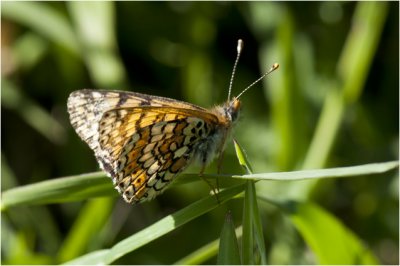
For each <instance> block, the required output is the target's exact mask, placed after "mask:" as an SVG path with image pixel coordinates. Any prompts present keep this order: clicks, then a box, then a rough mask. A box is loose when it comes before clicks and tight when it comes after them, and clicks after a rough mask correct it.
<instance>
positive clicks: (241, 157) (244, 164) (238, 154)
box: [233, 139, 253, 174]
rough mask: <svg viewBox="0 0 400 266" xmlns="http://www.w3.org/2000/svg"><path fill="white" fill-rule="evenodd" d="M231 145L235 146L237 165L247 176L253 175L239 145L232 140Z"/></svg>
mask: <svg viewBox="0 0 400 266" xmlns="http://www.w3.org/2000/svg"><path fill="white" fill-rule="evenodd" d="M233 144H234V146H235V151H236V157H237V158H238V160H239V164H240V165H241V166H242V167H243V168H244V169H245V170H246V172H247V173H248V174H251V173H253V171H252V169H251V166H250V163H249V160H248V159H247V156H246V153H245V152H244V150H243V148H242V147H241V146H240V145H239V143H238V142H237V141H236V140H235V139H234V140H233Z"/></svg>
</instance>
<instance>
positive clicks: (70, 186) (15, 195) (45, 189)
mask: <svg viewBox="0 0 400 266" xmlns="http://www.w3.org/2000/svg"><path fill="white" fill-rule="evenodd" d="M398 165H399V164H398V162H397V161H393V162H386V163H374V164H366V165H359V166H350V167H340V168H330V169H317V170H303V171H293V172H277V173H260V174H252V175H242V176H241V175H210V174H204V176H203V177H204V178H207V179H210V178H226V179H230V178H232V177H233V178H240V179H252V180H278V181H285V180H303V179H313V178H315V179H317V178H334V177H350V176H358V175H368V174H378V173H384V172H387V171H390V170H393V169H396V168H398ZM194 180H199V178H198V174H182V175H181V177H180V178H178V180H177V181H176V182H174V184H175V185H177V184H181V183H182V184H183V183H187V182H192V181H194ZM117 195H118V194H117V192H116V191H115V189H114V188H113V186H112V183H111V181H110V180H109V179H108V178H106V177H105V174H104V173H103V172H94V173H89V174H82V175H77V176H70V177H62V178H56V179H53V180H46V181H42V182H38V183H35V184H31V185H26V186H21V187H16V188H12V189H9V190H7V191H4V192H3V193H2V196H1V199H2V201H1V210H2V211H4V210H5V209H7V208H10V207H15V206H18V205H25V206H29V205H34V204H49V203H59V202H69V201H79V200H84V199H88V198H91V197H101V196H117Z"/></svg>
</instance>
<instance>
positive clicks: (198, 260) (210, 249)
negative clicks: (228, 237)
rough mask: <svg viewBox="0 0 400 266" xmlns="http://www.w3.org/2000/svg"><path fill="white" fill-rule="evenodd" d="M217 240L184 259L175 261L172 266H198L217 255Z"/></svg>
mask: <svg viewBox="0 0 400 266" xmlns="http://www.w3.org/2000/svg"><path fill="white" fill-rule="evenodd" d="M218 248H219V239H217V240H214V241H212V242H210V243H208V244H207V245H204V246H202V247H201V248H199V249H197V250H196V251H194V252H192V253H190V254H188V255H187V256H185V257H184V258H181V259H180V260H178V261H176V262H175V263H174V265H199V264H203V263H204V262H205V261H207V260H209V259H211V258H212V257H214V256H216V255H217V254H218Z"/></svg>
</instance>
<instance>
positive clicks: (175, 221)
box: [67, 185, 244, 264]
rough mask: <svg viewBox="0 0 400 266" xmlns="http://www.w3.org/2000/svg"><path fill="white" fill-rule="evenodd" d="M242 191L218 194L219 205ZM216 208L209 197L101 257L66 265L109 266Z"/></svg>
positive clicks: (127, 240)
mask: <svg viewBox="0 0 400 266" xmlns="http://www.w3.org/2000/svg"><path fill="white" fill-rule="evenodd" d="M243 189H244V185H237V186H234V187H230V188H227V189H225V190H223V191H222V192H221V193H219V194H218V198H219V200H220V204H222V203H224V202H225V201H227V200H229V199H231V198H233V197H234V196H236V195H237V194H239V193H240V192H242V191H243ZM218 206H219V204H218V203H217V202H216V200H215V196H213V195H210V196H208V197H206V198H203V199H201V200H199V201H197V202H195V203H193V204H191V205H189V206H187V207H185V208H183V209H181V210H179V211H177V212H176V213H174V214H171V215H168V216H166V217H164V218H163V219H161V220H159V221H158V222H156V223H154V224H153V225H150V226H148V227H146V228H145V229H143V230H142V231H140V232H138V233H136V234H134V235H132V236H130V237H128V238H126V239H124V240H122V241H120V242H119V243H117V244H116V245H114V246H113V247H112V248H110V249H108V250H107V252H102V253H101V256H95V255H96V254H94V255H93V256H92V255H91V254H92V253H89V254H86V255H85V256H83V257H79V258H77V259H75V260H73V261H70V262H67V264H83V263H82V262H86V263H88V260H89V261H90V259H93V261H91V262H89V263H90V264H99V263H100V264H110V263H112V262H114V261H115V260H117V259H118V258H120V257H122V256H124V255H125V254H127V253H129V252H132V251H133V250H136V249H138V248H140V247H142V246H144V245H146V244H147V243H149V242H151V241H153V240H155V239H157V238H159V237H161V236H163V235H165V234H167V233H169V232H171V231H172V230H174V229H176V228H178V227H180V226H182V225H184V224H186V223H187V222H189V221H191V220H193V219H195V218H196V217H198V216H200V215H202V214H204V213H206V212H208V211H211V210H213V209H214V208H216V207H218ZM88 258H89V259H88Z"/></svg>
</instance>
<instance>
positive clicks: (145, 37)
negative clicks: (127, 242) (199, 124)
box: [1, 2, 399, 264]
mask: <svg viewBox="0 0 400 266" xmlns="http://www.w3.org/2000/svg"><path fill="white" fill-rule="evenodd" d="M398 11H399V3H398V2H316V3H307V2H301V3H297V2H117V3H113V2H67V3H65V2H3V3H2V4H1V15H2V20H1V34H2V35H1V48H2V50H1V51H2V56H1V66H2V68H1V69H2V73H1V74H2V80H1V81H2V82H1V104H2V106H1V111H2V127H1V129H2V134H1V142H2V156H1V166H2V169H1V177H2V178H1V186H2V188H1V190H2V191H5V190H7V189H10V188H13V187H18V186H22V185H27V184H32V183H36V182H39V181H43V180H49V179H53V178H57V177H62V176H68V175H76V174H81V173H88V172H93V171H98V166H97V163H96V161H95V158H94V156H93V153H92V151H91V150H90V149H89V148H88V146H87V145H86V144H85V143H83V142H82V141H81V140H80V139H79V137H78V136H77V135H76V133H75V132H74V130H73V129H72V127H71V125H70V124H69V118H68V114H67V110H66V101H67V98H68V95H69V94H70V93H71V92H72V91H74V90H78V89H83V88H97V89H119V90H131V91H136V92H142V93H147V94H153V95H160V96H166V97H170V98H174V99H179V100H185V101H188V102H191V103H194V104H198V105H200V106H203V107H211V106H213V105H215V104H219V103H222V102H223V101H225V100H226V97H227V93H228V84H229V79H230V75H231V70H232V66H233V62H234V59H235V57H236V43H237V39H239V38H241V39H243V40H244V51H243V54H242V58H241V61H240V62H239V66H238V69H237V75H236V79H235V82H234V86H233V95H237V94H238V93H240V91H241V90H243V89H244V88H245V87H246V86H247V85H249V84H250V83H251V82H253V81H254V80H255V79H257V78H258V77H259V76H260V75H261V74H262V73H263V72H265V71H266V70H267V69H269V67H270V65H272V64H273V63H275V62H278V63H279V64H280V68H279V70H278V71H276V72H274V73H273V74H272V75H270V76H269V77H267V78H266V79H264V81H263V82H262V83H260V84H258V85H256V86H255V87H254V88H252V89H251V90H250V91H248V92H247V93H246V94H244V95H243V97H242V104H243V112H242V117H241V120H240V122H239V124H238V126H237V128H236V130H235V139H237V140H238V141H239V142H240V143H241V145H242V146H243V147H244V149H245V150H246V153H247V155H248V157H249V159H250V161H251V163H252V166H253V170H254V172H256V173H258V172H271V171H290V170H298V169H308V168H310V169H311V168H325V167H336V166H350V165H358V164H365V163H371V162H384V161H390V160H397V159H398V147H399V12H398ZM196 171H197V170H196V169H193V170H192V171H191V172H196ZM208 172H210V173H215V165H214V164H213V165H211V166H210V167H209V168H208ZM223 172H226V173H232V174H233V173H235V174H242V173H243V172H242V170H241V168H240V167H239V166H238V164H237V160H236V159H235V156H234V151H233V148H232V145H230V144H229V145H228V147H227V149H226V155H225V159H224V165H223ZM110 186H111V181H110ZM208 189H209V188H208V186H207V185H206V184H205V183H204V182H203V183H200V182H196V183H192V184H187V185H182V186H175V187H173V188H171V189H168V190H167V191H166V192H165V193H164V194H163V195H162V196H160V197H157V199H156V200H154V201H152V202H150V203H145V204H142V205H137V206H130V205H127V204H125V203H124V202H123V200H122V199H121V198H119V197H115V198H111V199H110V198H100V199H96V200H88V201H87V202H74V203H65V204H52V205H45V206H35V207H16V208H12V209H9V210H7V211H6V212H2V227H1V229H2V236H1V243H2V251H1V252H2V253H1V255H2V263H3V264H4V263H9V264H18V263H21V264H27V263H38V264H42V263H60V262H65V261H68V260H70V259H73V258H74V257H76V256H79V255H82V254H85V253H86V252H89V251H93V250H97V249H101V248H104V247H109V246H111V245H112V244H113V243H116V242H118V241H120V240H121V239H123V238H125V237H127V236H129V235H131V234H133V233H135V232H137V231H139V230H140V229H142V228H144V227H146V226H148V225H150V224H151V223H153V222H155V221H157V220H159V219H160V218H162V217H164V216H165V215H166V214H170V213H172V212H174V211H176V210H179V209H181V208H182V207H183V206H186V205H188V204H190V203H191V202H193V201H195V200H197V199H199V198H201V197H203V196H205V195H207V193H208ZM257 191H258V193H259V194H260V193H261V194H263V195H267V196H268V197H273V198H277V199H283V200H286V199H296V200H312V201H315V202H317V203H318V204H319V205H321V206H323V207H324V208H325V209H327V210H329V212H331V213H332V214H334V215H335V216H336V217H337V218H338V219H339V220H340V221H342V222H343V223H344V224H345V225H346V226H347V227H349V228H350V229H351V230H352V231H353V232H354V233H355V234H356V235H357V236H358V237H360V238H361V239H362V240H363V242H364V244H365V245H366V246H368V247H369V248H371V250H372V251H373V253H374V254H375V255H376V257H377V258H378V260H379V261H380V263H382V264H399V204H398V173H397V172H395V173H394V172H390V173H387V174H384V175H376V176H365V177H357V178H347V179H336V180H329V181H321V182H272V181H271V182H259V183H258V184H257ZM260 207H261V208H262V210H263V213H261V216H262V217H263V222H264V223H265V224H264V228H265V229H266V230H265V238H266V247H267V250H268V256H267V257H268V260H269V261H268V262H269V263H271V264H299V263H307V264H308V263H315V260H314V258H313V256H312V255H311V254H310V251H309V249H308V248H307V246H306V245H305V243H304V241H303V240H302V239H301V238H300V237H299V235H298V233H297V232H296V231H295V230H294V228H293V226H292V225H291V224H290V223H289V222H288V220H287V218H286V217H285V216H283V215H282V214H281V213H280V212H278V211H277V210H276V209H275V208H273V207H271V206H268V205H266V204H261V205H260ZM228 209H229V210H232V214H233V220H234V223H235V224H236V225H239V224H240V222H241V221H240V219H241V215H242V212H241V201H240V200H236V201H231V202H229V203H228V204H225V205H223V206H220V207H219V208H218V209H216V210H215V211H213V212H211V213H208V214H207V215H204V216H201V217H199V218H197V219H195V220H194V221H192V222H190V223H189V224H187V225H185V226H183V227H181V228H179V229H177V230H175V231H173V232H172V233H170V234H168V235H167V236H164V237H162V238H159V239H157V240H156V241H154V242H152V243H150V244H148V245H146V246H145V247H142V248H140V249H139V250H136V251H134V252H132V253H130V254H129V255H127V256H125V257H123V258H121V259H120V260H118V261H117V263H118V264H135V263H139V264H170V263H173V262H175V261H177V260H178V259H180V258H182V257H184V256H185V254H188V253H190V252H192V251H193V250H196V249H197V248H199V247H201V246H202V245H205V244H207V243H208V242H210V241H212V240H214V239H216V238H218V236H219V233H220V230H221V226H222V224H223V220H224V215H225V213H226V211H227V210H228ZM84 213H91V215H92V216H98V217H96V220H95V221H96V223H97V224H95V225H93V224H89V225H88V227H89V228H90V227H91V228H92V229H93V230H95V231H93V232H87V231H85V232H79V231H77V229H76V227H74V225H75V224H77V223H78V221H79V219H81V220H82V219H85V217H84V215H83V214H84ZM89 219H90V218H89ZM91 219H92V220H90V221H92V222H93V217H92V218H91ZM88 221H89V220H88ZM80 222H81V221H80ZM94 228H95V229H94ZM74 230H75V231H74ZM202 230H206V232H207V233H204V234H203V233H202V234H199V233H198V232H199V231H202ZM327 230H329V228H327ZM72 235H74V237H75V238H74V237H73V236H72ZM171 243H173V244H172V245H171ZM207 263H212V264H213V263H215V259H214V260H210V261H207Z"/></svg>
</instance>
